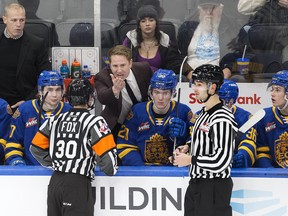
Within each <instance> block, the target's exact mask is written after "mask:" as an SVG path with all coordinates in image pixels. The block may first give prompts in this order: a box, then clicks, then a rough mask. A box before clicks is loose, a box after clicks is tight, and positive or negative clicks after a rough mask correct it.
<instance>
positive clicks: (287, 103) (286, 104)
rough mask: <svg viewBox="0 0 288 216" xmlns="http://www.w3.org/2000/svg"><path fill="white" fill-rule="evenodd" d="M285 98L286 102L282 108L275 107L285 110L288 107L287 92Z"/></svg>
mask: <svg viewBox="0 0 288 216" xmlns="http://www.w3.org/2000/svg"><path fill="white" fill-rule="evenodd" d="M285 100H286V103H285V105H284V107H282V108H280V107H277V108H278V109H279V110H280V111H282V110H285V109H286V108H287V107H288V95H287V94H286V95H285Z"/></svg>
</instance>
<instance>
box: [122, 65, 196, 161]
mask: <svg viewBox="0 0 288 216" xmlns="http://www.w3.org/2000/svg"><path fill="white" fill-rule="evenodd" d="M176 85H177V77H176V75H175V73H174V72H173V71H172V70H164V69H158V70H157V71H156V72H155V73H154V74H153V76H152V78H151V81H150V86H149V94H150V97H151V98H152V100H151V101H149V102H143V103H138V104H136V105H135V106H133V107H132V110H131V112H130V114H129V115H128V116H127V118H126V120H125V122H124V124H123V125H122V127H121V130H120V131H119V133H118V138H117V150H118V155H119V158H120V159H121V160H122V165H124V166H144V165H171V164H170V163H169V160H168V158H169V156H171V155H172V152H173V150H174V149H173V147H174V138H177V143H178V144H183V143H185V141H186V139H187V138H188V137H189V135H190V134H189V133H188V129H189V124H190V119H191V117H192V111H191V110H190V108H189V107H188V106H187V105H185V104H181V103H177V102H176V101H174V100H172V98H173V97H175V96H176Z"/></svg>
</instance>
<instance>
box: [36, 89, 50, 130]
mask: <svg viewBox="0 0 288 216" xmlns="http://www.w3.org/2000/svg"><path fill="white" fill-rule="evenodd" d="M47 95H48V91H47V92H46V94H45V95H44V97H43V98H42V99H43V100H42V101H41V103H40V110H39V113H38V129H39V128H40V126H41V115H42V109H43V105H44V102H45V99H46V97H47Z"/></svg>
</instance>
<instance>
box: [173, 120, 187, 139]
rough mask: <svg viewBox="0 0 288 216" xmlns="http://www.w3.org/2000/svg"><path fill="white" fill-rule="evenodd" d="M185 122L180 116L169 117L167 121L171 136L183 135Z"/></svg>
mask: <svg viewBox="0 0 288 216" xmlns="http://www.w3.org/2000/svg"><path fill="white" fill-rule="evenodd" d="M185 133H186V123H185V122H184V121H183V120H182V119H180V118H171V119H170V121H169V135H170V137H171V138H175V137H176V138H178V137H183V136H185Z"/></svg>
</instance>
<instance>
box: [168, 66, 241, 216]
mask: <svg viewBox="0 0 288 216" xmlns="http://www.w3.org/2000/svg"><path fill="white" fill-rule="evenodd" d="M223 77H224V76H223V72H222V70H221V69H220V68H219V67H218V66H215V65H210V64H205V65H201V66H199V67H198V68H196V69H195V71H194V72H193V75H192V85H193V91H194V92H195V95H196V98H197V99H198V100H201V101H202V102H203V103H204V107H203V108H202V110H201V111H200V113H199V116H198V118H197V119H196V122H195V125H194V127H193V129H192V135H191V143H190V145H189V144H188V145H184V146H180V147H178V148H177V149H176V150H175V151H174V156H175V157H174V161H173V164H174V165H176V166H179V167H181V166H187V165H190V169H189V171H190V177H191V180H190V182H189V186H188V188H187V191H186V194H185V201H184V212H185V214H184V216H192V215H193V216H200V215H201V216H232V208H231V206H230V199H231V193H232V187H233V182H232V179H231V177H230V171H231V166H232V158H233V151H234V145H235V136H236V133H237V131H238V128H237V123H236V122H235V120H234V116H233V114H232V113H231V111H230V110H229V109H228V108H226V107H225V106H224V105H223V104H222V102H221V100H220V99H219V96H218V90H219V88H220V86H221V85H222V83H223ZM188 151H190V154H187V152H188Z"/></svg>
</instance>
